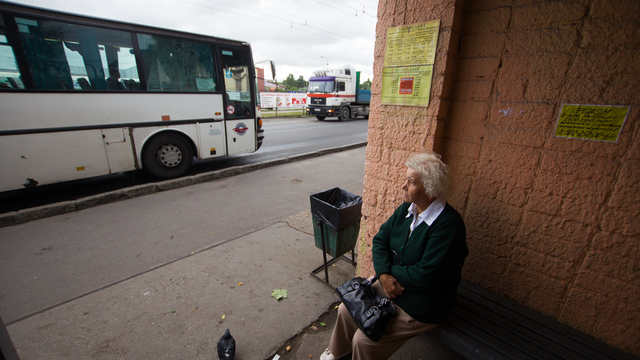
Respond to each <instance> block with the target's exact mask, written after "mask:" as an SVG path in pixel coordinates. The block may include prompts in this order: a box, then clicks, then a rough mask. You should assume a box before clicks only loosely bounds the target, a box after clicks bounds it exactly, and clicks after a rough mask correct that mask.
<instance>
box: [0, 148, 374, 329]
mask: <svg viewBox="0 0 640 360" xmlns="http://www.w3.org/2000/svg"><path fill="white" fill-rule="evenodd" d="M365 152H366V148H365V147H359V148H356V149H353V150H348V151H342V152H338V153H334V154H330V155H325V156H319V157H314V158H309V159H306V160H302V161H297V162H292V163H288V164H283V165H278V166H272V167H267V168H264V169H260V170H257V171H254V172H249V173H244V174H241V175H236V176H232V177H229V178H225V179H220V180H217V181H211V182H205V183H200V184H197V185H192V186H188V187H183V188H178V189H174V190H171V191H163V192H160V193H155V194H152V195H147V196H140V197H136V198H133V199H129V200H126V201H120V202H115V203H110V204H106V205H102V206H97V207H93V208H89V209H85V210H82V211H76V212H71V213H67V214H63V215H58V216H54V217H50V218H44V219H40V220H35V221H31V222H28V223H24V224H19V225H15V226H9V227H4V228H0V285H1V286H0V313H1V314H2V318H3V320H4V321H5V323H7V324H10V323H12V322H14V321H17V320H18V319H21V318H24V317H29V316H32V315H34V314H37V313H39V312H41V311H44V310H46V309H52V308H53V307H56V306H59V305H61V304H65V303H67V302H68V301H71V300H73V299H77V298H80V297H84V296H87V295H89V294H93V293H95V292H99V291H101V290H102V289H105V288H108V287H110V286H113V285H115V284H119V283H121V282H123V281H125V280H127V279H131V278H133V277H136V276H138V275H141V274H145V273H147V272H149V271H154V270H155V269H159V268H161V267H164V266H166V265H168V264H173V263H175V262H178V261H181V260H182V259H185V258H188V257H190V256H192V255H194V254H198V253H200V252H202V251H206V250H208V249H211V248H213V247H214V246H217V245H219V244H226V243H228V242H232V241H233V240H235V239H238V238H239V237H241V236H245V235H247V234H252V233H254V232H256V231H259V230H261V229H264V228H265V227H268V226H271V225H273V224H274V223H277V222H279V221H282V219H286V218H287V217H290V216H292V215H294V214H298V213H300V212H302V211H305V210H308V209H309V207H310V204H309V196H310V195H311V194H314V193H318V192H321V191H324V190H327V189H332V188H334V187H341V188H343V189H345V190H347V191H351V192H354V193H357V194H361V193H362V187H363V180H364V160H365ZM266 251H267V250H264V253H266ZM218 260H219V259H210V261H212V262H216V261H218ZM220 260H222V261H230V262H233V263H237V262H239V263H242V262H243V261H246V260H245V259H243V258H237V259H236V258H233V259H226V257H225V259H220ZM318 260H320V258H318ZM282 265H283V266H286V264H282ZM311 269H312V267H311V265H310V266H309V270H311ZM257 275H258V274H244V275H242V276H243V278H244V279H250V278H251V277H253V276H257ZM234 280H235V279H234ZM232 281H233V280H232ZM238 281H246V280H238Z"/></svg>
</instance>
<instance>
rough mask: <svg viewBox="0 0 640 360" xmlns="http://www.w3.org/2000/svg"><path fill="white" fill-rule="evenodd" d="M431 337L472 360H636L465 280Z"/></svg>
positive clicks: (636, 359) (430, 333)
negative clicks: (445, 315)
mask: <svg viewBox="0 0 640 360" xmlns="http://www.w3.org/2000/svg"><path fill="white" fill-rule="evenodd" d="M429 335H430V336H433V337H434V338H436V339H438V340H439V341H440V342H442V343H444V344H445V345H447V346H448V347H450V348H451V349H453V350H455V351H456V352H458V353H459V354H461V355H463V356H466V357H467V358H468V359H514V360H515V359H517V360H527V359H540V360H553V359H566V360H586V359H598V360H611V359H624V360H638V358H636V357H633V356H632V355H630V354H627V353H625V352H623V351H621V350H619V349H615V348H613V347H611V346H609V345H607V344H605V343H604V342H603V341H601V340H598V339H595V338H593V337H590V336H588V335H586V334H584V333H581V332H579V331H577V330H575V329H573V328H571V327H569V326H567V325H564V324H562V323H560V322H558V321H556V320H553V319H551V318H549V317H546V316H544V315H542V314H540V313H538V312H535V311H533V310H531V309H529V308H527V307H524V306H522V305H520V304H517V303H515V302H513V301H511V300H508V299H506V298H504V297H502V296H499V295H497V294H495V293H493V292H491V291H489V290H487V289H484V288H482V287H480V286H478V285H476V284H473V283H471V282H469V281H466V280H464V279H463V280H462V283H461V284H460V287H459V288H458V305H457V306H456V308H455V309H454V311H453V313H452V315H451V316H450V317H449V318H448V319H447V321H445V322H444V323H442V324H441V325H440V326H438V327H437V328H435V329H434V330H432V331H430V332H429Z"/></svg>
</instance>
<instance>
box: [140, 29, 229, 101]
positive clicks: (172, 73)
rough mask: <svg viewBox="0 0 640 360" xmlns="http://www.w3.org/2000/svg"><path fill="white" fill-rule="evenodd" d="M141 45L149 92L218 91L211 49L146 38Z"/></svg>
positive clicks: (160, 38) (173, 40)
mask: <svg viewBox="0 0 640 360" xmlns="http://www.w3.org/2000/svg"><path fill="white" fill-rule="evenodd" d="M138 43H139V44H140V53H141V54H142V62H143V64H144V69H145V71H144V76H145V79H146V82H147V89H148V90H149V91H180V92H191V91H193V92H195V91H207V92H212V91H216V89H217V81H216V77H215V71H214V70H213V69H214V63H213V50H212V47H211V45H207V44H203V43H198V42H194V41H189V40H185V39H172V38H166V37H162V36H155V35H145V34H138Z"/></svg>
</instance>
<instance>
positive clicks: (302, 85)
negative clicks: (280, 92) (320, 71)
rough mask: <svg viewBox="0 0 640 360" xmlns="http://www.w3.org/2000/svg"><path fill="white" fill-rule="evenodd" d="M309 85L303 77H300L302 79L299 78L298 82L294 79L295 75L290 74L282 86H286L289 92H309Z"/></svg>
mask: <svg viewBox="0 0 640 360" xmlns="http://www.w3.org/2000/svg"><path fill="white" fill-rule="evenodd" d="M307 84H308V82H307V81H305V79H304V78H303V77H302V75H300V77H298V80H296V79H295V78H294V77H293V74H289V76H287V78H286V79H285V80H284V81H283V82H282V85H284V86H285V88H286V89H287V91H296V90H300V91H305V90H307Z"/></svg>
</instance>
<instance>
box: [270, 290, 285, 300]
mask: <svg viewBox="0 0 640 360" xmlns="http://www.w3.org/2000/svg"><path fill="white" fill-rule="evenodd" d="M288 295H289V290H285V289H275V290H273V292H272V293H271V297H272V298H276V300H282V299H286V298H287V296H288Z"/></svg>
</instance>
